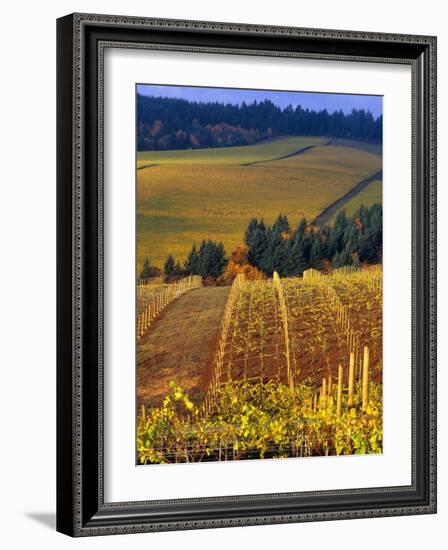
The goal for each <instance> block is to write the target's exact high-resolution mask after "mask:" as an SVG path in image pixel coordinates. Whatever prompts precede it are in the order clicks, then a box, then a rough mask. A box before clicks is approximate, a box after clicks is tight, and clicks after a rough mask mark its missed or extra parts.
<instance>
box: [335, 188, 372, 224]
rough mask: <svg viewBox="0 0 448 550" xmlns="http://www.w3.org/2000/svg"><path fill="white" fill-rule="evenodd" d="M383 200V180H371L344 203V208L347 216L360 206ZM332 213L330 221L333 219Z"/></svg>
mask: <svg viewBox="0 0 448 550" xmlns="http://www.w3.org/2000/svg"><path fill="white" fill-rule="evenodd" d="M382 202H383V182H382V181H380V180H375V181H372V183H370V184H369V185H368V186H367V187H366V188H365V189H363V190H362V191H361V192H360V193H358V194H357V195H356V196H355V197H353V198H352V199H351V200H349V201H348V202H346V203H345V205H344V210H345V213H346V214H347V216H352V215H353V214H354V213H355V211H356V210H357V209H358V208H359V207H360V206H361V205H364V206H370V205H372V204H375V203H382ZM335 217H336V215H334V216H333V217H332V218H331V220H330V223H331V222H332V221H333V220H334V219H335Z"/></svg>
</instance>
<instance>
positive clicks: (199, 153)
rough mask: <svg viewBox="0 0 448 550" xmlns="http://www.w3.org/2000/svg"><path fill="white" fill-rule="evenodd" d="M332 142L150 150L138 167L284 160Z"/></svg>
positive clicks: (317, 140)
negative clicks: (307, 148) (301, 150)
mask: <svg viewBox="0 0 448 550" xmlns="http://www.w3.org/2000/svg"><path fill="white" fill-rule="evenodd" d="M326 141H328V139H325V138H318V137H316V138H313V137H288V138H277V139H272V140H269V141H264V142H262V143H259V144H257V145H246V146H244V147H221V148H215V149H212V148H210V149H187V150H179V151H147V152H144V153H138V155H137V167H141V166H145V165H147V164H185V163H186V162H188V164H233V165H234V164H243V163H247V162H255V161H259V160H265V159H266V160H269V159H273V158H277V157H282V156H284V155H287V154H289V153H292V152H294V151H297V150H298V149H302V148H303V147H308V146H309V145H318V144H319V143H325V142H326Z"/></svg>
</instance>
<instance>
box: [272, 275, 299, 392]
mask: <svg viewBox="0 0 448 550" xmlns="http://www.w3.org/2000/svg"><path fill="white" fill-rule="evenodd" d="M273 280H274V286H275V288H276V290H277V294H278V301H279V303H280V312H281V316H282V321H283V333H284V337H285V358H286V376H287V380H288V385H289V389H290V390H291V393H293V392H294V377H293V374H292V370H291V355H290V350H289V327H288V310H287V308H286V300H285V295H284V292H283V287H282V282H281V280H280V277H279V275H278V273H277V272H276V271H274V277H273Z"/></svg>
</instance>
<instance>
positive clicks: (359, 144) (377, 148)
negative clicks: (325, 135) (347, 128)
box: [331, 138, 383, 156]
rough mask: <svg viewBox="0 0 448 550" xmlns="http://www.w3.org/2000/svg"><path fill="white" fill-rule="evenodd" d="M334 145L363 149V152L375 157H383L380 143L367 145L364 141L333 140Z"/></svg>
mask: <svg viewBox="0 0 448 550" xmlns="http://www.w3.org/2000/svg"><path fill="white" fill-rule="evenodd" d="M331 142H332V144H333V145H339V146H341V147H352V148H353V149H361V151H367V152H368V153H372V154H373V155H378V156H381V155H382V150H383V146H382V145H381V144H380V143H366V142H364V141H357V140H354V139H344V138H334V139H332V140H331Z"/></svg>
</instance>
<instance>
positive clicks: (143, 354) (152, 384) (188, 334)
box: [137, 287, 230, 406]
mask: <svg viewBox="0 0 448 550" xmlns="http://www.w3.org/2000/svg"><path fill="white" fill-rule="evenodd" d="M229 291H230V287H205V288H199V289H196V290H192V291H190V292H187V293H186V294H184V295H183V296H182V297H181V298H179V299H178V300H176V301H174V302H173V303H171V304H170V305H169V306H168V307H167V308H166V309H165V310H164V311H163V313H162V314H161V315H160V317H159V318H158V319H157V320H156V322H155V323H154V324H153V325H152V326H151V327H150V329H149V330H148V331H147V333H146V334H145V335H144V336H143V338H142V339H141V340H140V341H139V343H138V348H137V349H138V353H137V401H138V404H141V403H144V404H147V405H153V406H157V405H160V404H161V402H162V400H163V398H164V397H165V396H166V395H167V393H169V390H170V388H169V382H170V381H171V380H174V381H176V382H177V383H178V384H179V385H180V386H181V387H182V388H183V389H184V390H186V391H187V392H188V393H189V395H190V397H191V398H192V399H193V401H195V402H196V403H199V402H200V401H201V400H202V395H203V392H204V390H206V389H207V388H206V387H205V385H206V380H207V379H209V373H208V371H209V370H210V369H211V368H212V365H213V359H214V355H215V350H216V345H217V340H218V337H219V329H220V324H221V319H222V315H223V312H224V308H225V305H226V301H227V296H228V294H229Z"/></svg>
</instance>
